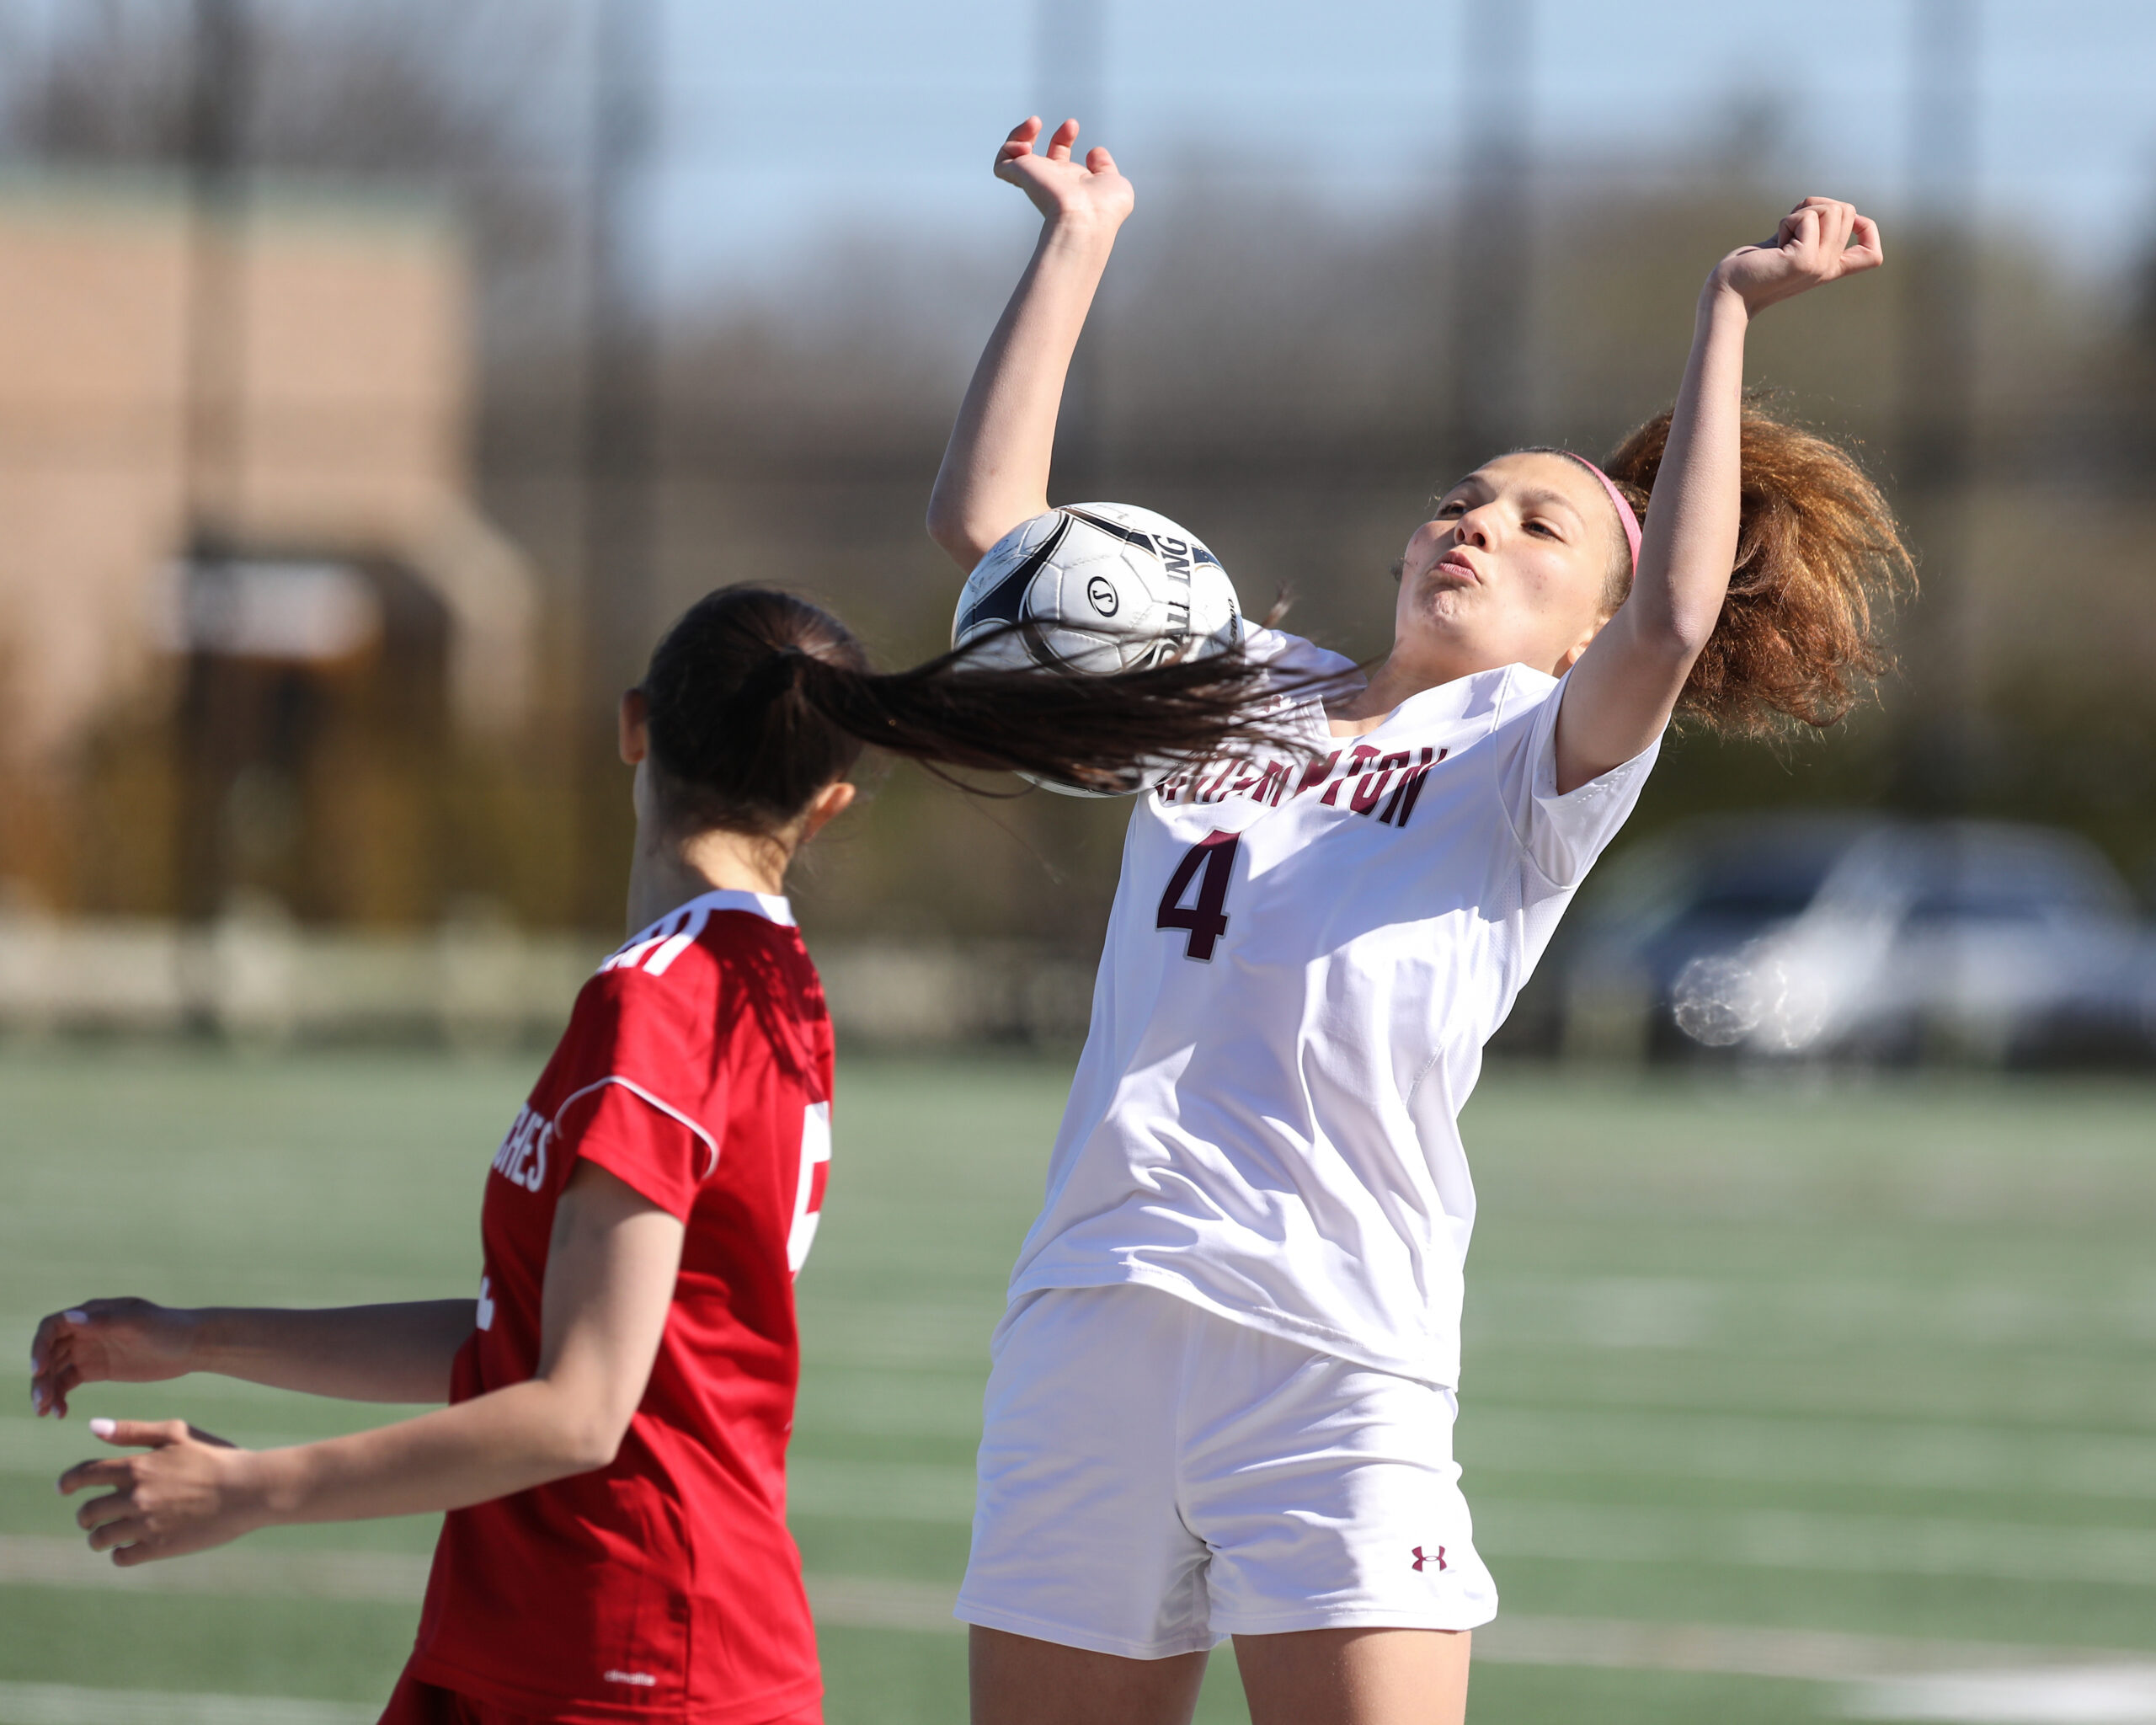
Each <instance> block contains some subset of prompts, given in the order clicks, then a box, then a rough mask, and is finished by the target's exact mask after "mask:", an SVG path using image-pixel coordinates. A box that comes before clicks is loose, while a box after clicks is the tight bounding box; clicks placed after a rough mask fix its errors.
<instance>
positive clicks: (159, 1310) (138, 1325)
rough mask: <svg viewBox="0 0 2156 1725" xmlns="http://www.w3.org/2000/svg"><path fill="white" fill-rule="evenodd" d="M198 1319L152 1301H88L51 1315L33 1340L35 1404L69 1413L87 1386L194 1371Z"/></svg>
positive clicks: (158, 1378)
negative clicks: (75, 1394) (71, 1403)
mask: <svg viewBox="0 0 2156 1725" xmlns="http://www.w3.org/2000/svg"><path fill="white" fill-rule="evenodd" d="M196 1330H197V1320H196V1318H195V1314H194V1313H192V1312H188V1311H174V1310H173V1309H172V1308H171V1307H169V1306H158V1305H155V1304H153V1303H152V1301H150V1300H84V1301H83V1303H82V1304H81V1305H80V1306H70V1307H68V1308H67V1310H66V1311H56V1312H53V1313H51V1315H49V1316H46V1317H45V1319H44V1320H43V1321H42V1322H40V1323H39V1325H38V1327H37V1331H36V1333H35V1335H34V1336H33V1337H32V1338H30V1406H31V1407H33V1408H34V1409H35V1411H36V1412H37V1413H40V1414H45V1413H50V1414H53V1415H56V1416H57V1417H58V1418H63V1419H64V1418H67V1397H69V1395H71V1394H72V1392H73V1391H75V1389H76V1388H77V1386H80V1385H83V1384H99V1383H111V1384H153V1383H158V1382H162V1381H163V1380H165V1379H167V1378H176V1377H179V1376H182V1375H184V1374H185V1373H187V1372H189V1371H190V1370H193V1369H194V1368H193V1365H192V1358H193V1349H194V1344H195V1334H196Z"/></svg>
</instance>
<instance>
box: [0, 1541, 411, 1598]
mask: <svg viewBox="0 0 2156 1725" xmlns="http://www.w3.org/2000/svg"><path fill="white" fill-rule="evenodd" d="M429 1562H430V1559H428V1558H426V1557H414V1556H410V1555H408V1554H406V1553H404V1552H401V1551H275V1550H268V1549H262V1548H249V1547H247V1546H224V1547H222V1548H221V1549H219V1550H217V1551H203V1552H200V1553H198V1554H197V1555H195V1556H194V1557H171V1558H167V1559H166V1560H164V1561H163V1562H157V1563H144V1564H140V1565H138V1566H136V1567H133V1568H129V1569H122V1568H120V1567H117V1566H116V1565H115V1564H114V1563H113V1562H112V1561H111V1559H110V1558H109V1557H102V1556H100V1555H99V1554H98V1553H97V1552H95V1551H91V1550H90V1549H89V1547H88V1546H86V1545H84V1544H83V1542H82V1541H80V1540H79V1539H53V1538H49V1537H46V1536H45V1535H36V1534H0V1583H15V1584H24V1583H27V1584H29V1585H31V1586H35V1587H86V1588H119V1589H130V1590H134V1591H138V1592H142V1593H163V1594H172V1593H177V1594H276V1595H279V1596H280V1597H290V1598H296V1599H353V1600H371V1599H390V1600H396V1601H398V1602H400V1603H410V1604H412V1605H417V1604H418V1603H419V1597H420V1595H421V1594H424V1592H425V1591H426V1588H427V1566H428V1564H429Z"/></svg>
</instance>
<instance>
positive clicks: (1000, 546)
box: [951, 503, 1243, 797]
mask: <svg viewBox="0 0 2156 1725" xmlns="http://www.w3.org/2000/svg"><path fill="white" fill-rule="evenodd" d="M1019 622H1025V623H1031V624H1033V625H1035V627H1033V628H1025V629H1013V628H1010V625H1011V624H1013V623H1019ZM999 628H1001V629H1003V630H1004V631H1005V632H1006V633H1003V634H1002V635H1001V637H1000V638H996V639H995V640H992V641H990V643H988V644H986V645H985V646H984V647H983V648H982V649H981V650H980V651H979V653H978V654H975V655H974V658H973V661H972V662H974V663H975V664H979V665H989V666H995V667H997V668H1015V667H1021V666H1024V665H1041V666H1044V667H1046V668H1048V669H1049V670H1064V671H1077V672H1081V673H1083V674H1086V675H1089V676H1112V675H1113V674H1114V673H1116V672H1118V671H1129V670H1149V669H1150V668H1151V667H1152V666H1155V665H1164V664H1166V663H1168V662H1169V661H1170V660H1176V659H1182V658H1198V659H1204V658H1209V657H1210V656H1212V655H1213V654H1217V653H1229V652H1233V651H1234V650H1235V649H1237V648H1239V647H1241V645H1242V639H1243V618H1242V608H1241V606H1239V605H1238V604H1237V603H1236V602H1235V584H1234V583H1233V582H1231V581H1230V580H1229V579H1228V572H1227V571H1226V570H1225V569H1223V568H1221V566H1220V559H1219V558H1217V557H1215V556H1214V554H1213V553H1211V552H1210V551H1208V550H1207V549H1206V548H1205V547H1204V546H1203V544H1202V543H1200V542H1199V541H1198V540H1197V539H1196V538H1194V537H1193V536H1192V535H1191V533H1190V532H1189V531H1187V529H1185V528H1182V527H1179V526H1177V525H1176V524H1175V523H1174V522H1173V521H1170V520H1169V519H1168V518H1167V517H1166V515H1155V514H1154V513H1153V511H1152V510H1145V509H1134V508H1133V507H1132V506H1131V505H1129V504H1127V503H1081V504H1073V505H1070V506H1069V507H1068V508H1065V509H1052V510H1049V512H1048V513H1047V514H1046V515H1035V516H1034V517H1033V519H1032V520H1031V521H1022V522H1021V523H1019V525H1018V526H1015V527H1013V528H1012V529H1011V531H1009V532H1007V533H1006V534H1005V535H1004V536H1003V537H1001V539H999V540H997V541H996V542H995V544H994V545H992V546H990V547H989V551H988V554H987V555H986V556H985V557H984V558H981V560H980V562H979V563H978V564H976V565H975V566H974V572H973V574H971V575H969V577H967V579H966V587H965V591H964V592H963V593H961V594H960V595H958V615H957V616H956V617H954V618H953V621H952V624H951V644H952V645H953V646H954V647H963V646H964V645H965V644H967V643H968V642H969V641H971V640H974V639H976V638H979V637H980V636H982V635H984V634H988V633H991V632H993V631H995V630H996V629H999ZM1169 770H1170V764H1169V763H1166V762H1162V763H1161V766H1160V770H1159V771H1158V772H1155V773H1153V774H1152V775H1151V776H1150V778H1148V779H1147V780H1146V781H1145V782H1134V783H1132V784H1130V785H1128V786H1126V787H1125V788H1124V790H1123V793H1121V794H1125V795H1128V794H1129V793H1132V792H1135V791H1139V790H1143V789H1145V788H1146V785H1147V783H1150V782H1153V781H1155V780H1157V779H1158V778H1160V777H1163V776H1165V774H1166V772H1168V771H1169ZM1028 777H1031V775H1028ZM1034 782H1035V783H1037V784H1038V785H1040V786H1041V787H1042V788H1043V789H1046V790H1051V791H1058V792H1060V793H1064V794H1065V795H1068V796H1078V797H1085V796H1101V795H1107V794H1113V793H1103V792H1098V791H1086V790H1081V789H1079V788H1077V787H1075V786H1074V785H1067V784H1058V783H1054V782H1050V781H1049V780H1047V779H1035V780H1034Z"/></svg>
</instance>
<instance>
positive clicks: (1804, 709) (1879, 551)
mask: <svg viewBox="0 0 2156 1725" xmlns="http://www.w3.org/2000/svg"><path fill="white" fill-rule="evenodd" d="M1669 418H1670V416H1669V414H1668V413H1661V414H1656V415H1655V417H1654V418H1653V419H1649V420H1648V421H1647V422H1646V424H1645V425H1642V426H1641V427H1640V428H1639V429H1638V430H1636V431H1635V432H1633V433H1632V434H1631V435H1630V436H1629V437H1627V438H1625V441H1623V442H1622V443H1620V444H1619V445H1618V446H1617V447H1616V449H1615V450H1614V451H1612V452H1611V453H1610V454H1609V456H1608V457H1606V458H1605V459H1604V462H1603V463H1602V466H1603V468H1604V471H1605V472H1606V473H1608V474H1609V477H1610V478H1611V479H1612V480H1614V482H1615V483H1616V485H1617V488H1618V489H1619V490H1620V491H1621V492H1622V493H1623V494H1624V495H1625V501H1626V502H1628V503H1629V504H1630V505H1631V506H1632V508H1633V509H1634V510H1635V511H1636V512H1637V513H1638V515H1640V516H1641V519H1643V520H1644V519H1645V517H1646V506H1647V499H1648V498H1649V497H1650V495H1651V494H1652V492H1653V490H1654V482H1655V476H1656V474H1657V473H1658V472H1659V471H1660V470H1661V467H1662V451H1663V450H1664V449H1665V448H1666V447H1667V446H1668V442H1669ZM1740 483H1741V485H1742V494H1743V502H1742V515H1741V517H1740V525H1739V526H1738V530H1737V563H1736V566H1735V569H1734V570H1733V572H1732V574H1731V576H1730V581H1729V596H1728V598H1727V599H1726V600H1724V601H1722V608H1721V620H1720V621H1719V622H1717V623H1716V625H1715V631H1714V633H1713V635H1712V636H1710V638H1709V639H1708V642H1707V644H1706V648H1705V650H1704V651H1703V652H1701V654H1700V657H1699V660H1698V661H1697V663H1695V664H1694V665H1693V667H1692V675H1691V676H1689V678H1688V679H1686V681H1685V684H1684V693H1683V694H1682V695H1681V696H1679V697H1678V702H1677V713H1678V718H1689V719H1695V720H1698V721H1700V723H1702V724H1705V725H1707V726H1709V727H1710V728H1711V729H1715V730H1717V731H1721V732H1724V733H1726V734H1733V735H1737V736H1753V737H1756V736H1766V735H1771V734H1774V733H1775V732H1777V731H1780V730H1782V729H1785V728H1786V727H1787V726H1788V725H1789V724H1790V723H1792V722H1793V723H1795V724H1803V725H1810V726H1812V727H1814V728H1815V729H1823V728H1825V727H1826V726H1828V725H1830V724H1833V723H1834V722H1835V721H1836V720H1838V719H1839V718H1842V717H1843V716H1844V714H1846V713H1848V712H1849V709H1850V708H1852V707H1854V706H1855V705H1856V703H1857V702H1858V701H1859V700H1860V699H1861V698H1862V697H1863V696H1864V695H1865V692H1866V691H1867V689H1868V687H1869V686H1870V684H1871V683H1872V682H1873V681H1875V680H1876V679H1877V678H1879V677H1881V676H1884V675H1886V673H1887V672H1888V671H1889V670H1892V668H1893V660H1892V656H1891V655H1890V654H1888V653H1887V649H1886V646H1885V644H1884V640H1883V634H1884V630H1885V625H1886V621H1887V612H1888V611H1889V610H1890V609H1891V608H1892V604H1893V601H1895V599H1896V598H1897V596H1899V595H1902V594H1903V593H1905V592H1909V591H1913V590H1914V588H1915V585H1916V575H1915V571H1914V569H1913V565H1912V563H1911V560H1910V557H1909V552H1908V547H1907V546H1906V545H1904V544H1903V542H1902V531H1901V528H1900V527H1899V526H1897V524H1896V522H1895V520H1894V512H1893V510H1891V509H1890V508H1888V507H1887V499H1885V498H1884V497H1883V496H1881V494H1880V491H1879V488H1878V487H1877V486H1876V485H1875V484H1873V483H1872V482H1871V480H1870V478H1868V477H1866V475H1865V472H1864V470H1863V469H1862V468H1861V467H1858V466H1857V464H1856V462H1855V461H1854V459H1852V458H1851V457H1850V456H1849V452H1848V451H1845V450H1844V449H1842V448H1841V447H1839V446H1838V445H1836V444H1833V443H1831V442H1829V441H1828V440H1827V439H1825V438H1823V437H1820V436H1817V435H1814V434H1813V433H1812V432H1809V431H1806V430H1800V429H1799V428H1798V427H1796V426H1795V425H1787V424H1785V423H1784V422H1783V421H1781V420H1780V419H1774V417H1773V416H1772V415H1770V414H1767V413H1765V412H1764V411H1763V410H1761V409H1759V408H1758V407H1756V406H1747V408H1746V409H1745V410H1744V422H1743V431H1742V478H1741V481H1740ZM1630 584H1631V568H1630V558H1625V559H1624V560H1623V562H1622V563H1621V565H1620V569H1619V571H1618V574H1617V576H1616V579H1615V580H1614V583H1613V592H1612V601H1611V608H1612V609H1613V610H1614V608H1615V606H1616V605H1618V604H1620V603H1622V602H1623V600H1624V596H1625V591H1626V590H1627V589H1629V587H1630Z"/></svg>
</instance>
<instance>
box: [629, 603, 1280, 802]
mask: <svg viewBox="0 0 2156 1725" xmlns="http://www.w3.org/2000/svg"><path fill="white" fill-rule="evenodd" d="M978 652H979V644H969V647H967V648H962V649H958V650H956V651H953V652H950V653H946V654H941V655H939V656H938V657H937V658H935V659H931V660H928V661H927V662H926V664H923V665H915V666H914V667H913V668H912V669H911V670H900V671H889V672H878V671H876V670H872V669H871V668H870V666H869V662H868V655H867V652H866V651H865V650H864V649H862V645H861V644H860V642H859V641H857V640H856V639H855V638H854V637H853V634H852V633H851V631H849V630H848V629H847V628H846V625H845V624H844V623H842V622H840V621H839V620H838V619H837V618H836V617H833V616H832V615H831V614H830V612H829V611H825V610H824V609H822V608H821V607H820V606H815V605H811V604H810V603H809V601H806V600H804V599H799V598H796V597H795V596H794V595H792V594H790V593H782V592H780V591H778V590H776V589H773V588H769V587H756V586H745V585H744V586H734V587H722V588H720V589H719V590H718V591H716V592H714V593H709V594H707V595H705V596H704V597H703V598H702V599H700V600H698V601H696V603H695V604H694V605H692V606H690V607H689V609H688V610H687V611H685V612H684V613H683V614H682V615H681V617H680V618H679V619H678V620H676V621H675V623H674V624H673V626H672V627H671V628H669V629H668V630H667V631H666V633H665V634H664V636H662V637H661V638H660V639H659V644H658V646H657V647H655V648H654V649H653V650H652V655H651V664H650V666H649V668H648V670H646V671H645V673H644V678H643V685H642V687H643V692H644V696H645V698H646V700H647V702H648V704H649V714H650V718H649V724H650V737H651V753H652V758H653V761H654V765H655V766H657V768H658V769H659V791H660V794H661V797H662V798H663V800H664V803H665V804H666V807H667V809H668V810H669V813H670V814H671V815H672V816H673V817H674V818H675V820H678V821H680V822H682V823H684V824H686V825H693V826H696V827H705V828H708V827H723V828H726V829H728V830H732V831H736V832H748V833H755V834H759V835H762V836H771V835H774V834H776V833H777V832H779V831H781V830H783V829H784V828H785V827H787V825H790V824H791V823H792V821H793V820H795V819H796V817H798V815H799V814H800V813H801V811H802V810H803V809H805V808H806V807H807V806H808V804H809V800H810V799H811V798H814V796H815V794H816V793H817V792H818V791H819V790H821V789H822V788H824V787H825V785H827V784H830V782H832V781H833V780H834V779H837V778H840V777H843V776H844V775H845V774H846V772H849V771H850V770H851V768H852V766H853V764H854V762H855V761H857V759H858V758H859V757H860V755H861V751H862V749H863V747H865V746H867V745H872V744H873V745H874V746H875V747H877V748H878V749H884V750H889V751H890V752H891V753H892V754H894V755H904V756H910V757H911V758H913V759H915V760H916V761H923V762H926V763H928V764H930V765H931V766H953V767H962V768H976V769H982V770H986V771H991V772H1030V773H1036V774H1038V775H1040V776H1041V777H1048V778H1055V779H1060V780H1062V781H1064V782H1067V783H1072V784H1077V785H1082V786H1086V787H1087V788H1093V789H1099V790H1108V791H1114V790H1123V789H1128V788H1134V785H1135V783H1136V782H1137V780H1138V777H1139V774H1140V772H1142V770H1143V769H1144V767H1145V765H1146V764H1147V763H1148V762H1152V761H1161V760H1163V759H1168V758H1182V757H1186V756H1202V755H1206V754H1209V753H1212V752H1214V751H1215V750H1218V749H1219V748H1220V747H1221V746H1222V745H1224V744H1225V743H1228V742H1229V741H1230V740H1234V739H1236V738H1238V737H1242V738H1250V739H1253V740H1255V739H1258V738H1266V739H1267V740H1273V739H1271V737H1270V733H1269V731H1268V730H1267V727H1266V724H1265V723H1264V721H1263V719H1262V718H1261V717H1259V714H1260V713H1261V711H1262V702H1259V701H1258V699H1257V694H1258V689H1257V685H1258V682H1259V681H1260V679H1262V676H1264V672H1263V670H1262V667H1260V666H1258V665H1252V664H1251V663H1250V662H1249V661H1248V660H1245V659H1243V658H1242V657H1241V655H1239V654H1223V655H1220V656H1218V657H1214V658H1210V659H1198V660H1185V661H1182V662H1179V663H1175V664H1170V665H1161V666H1160V667H1158V668H1156V669H1155V670H1143V671H1130V672H1125V673H1123V674H1122V675H1119V676H1081V675H1077V674H1075V673H1063V672H1057V671H1052V670H1038V669H1025V670H996V669H990V668H987V667H985V666H982V665H979V664H977V663H975V662H974V660H976V658H977V656H978Z"/></svg>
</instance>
